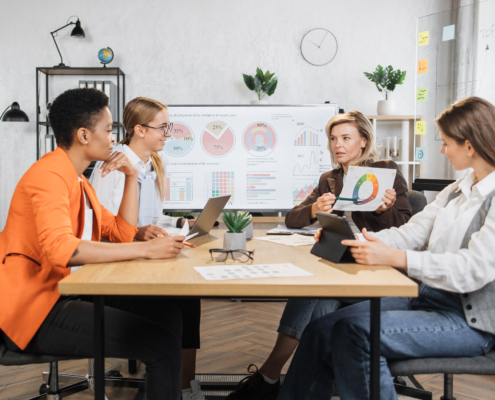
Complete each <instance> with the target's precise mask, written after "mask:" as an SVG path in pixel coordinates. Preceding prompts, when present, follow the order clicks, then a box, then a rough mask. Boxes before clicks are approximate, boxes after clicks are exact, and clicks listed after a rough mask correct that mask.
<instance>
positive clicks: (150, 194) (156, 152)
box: [90, 97, 203, 400]
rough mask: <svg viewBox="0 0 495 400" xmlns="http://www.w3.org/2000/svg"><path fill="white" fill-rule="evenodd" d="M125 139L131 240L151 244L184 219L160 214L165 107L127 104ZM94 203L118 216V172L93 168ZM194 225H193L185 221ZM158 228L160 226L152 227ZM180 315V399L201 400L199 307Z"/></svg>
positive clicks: (184, 303)
mask: <svg viewBox="0 0 495 400" xmlns="http://www.w3.org/2000/svg"><path fill="white" fill-rule="evenodd" d="M123 120H124V121H123V122H124V128H125V130H126V137H125V138H124V139H123V140H122V141H121V142H120V143H119V144H118V145H117V146H115V148H114V152H121V153H123V154H125V155H126V156H127V158H128V159H129V160H130V161H131V162H132V163H133V164H134V165H135V166H136V168H137V170H138V172H139V176H138V199H139V213H138V223H137V229H138V232H137V233H136V236H135V239H137V240H143V241H147V240H152V239H155V238H157V237H160V236H167V235H168V233H167V231H166V230H165V229H163V227H167V226H170V227H181V226H182V225H183V224H184V222H185V220H184V219H182V218H173V217H169V216H165V215H162V211H163V206H162V204H163V199H164V197H165V165H166V164H167V160H166V158H165V155H164V153H163V151H162V150H163V147H164V146H165V141H166V140H167V138H168V137H170V134H171V130H172V127H173V123H171V122H170V116H169V113H168V110H167V106H166V105H165V104H162V103H160V102H159V101H157V100H153V99H149V98H146V97H137V98H135V99H134V100H131V101H130V102H129V103H127V105H126V106H125V108H124V118H123ZM90 182H91V184H92V185H93V187H94V189H95V191H96V195H97V196H98V201H99V202H100V203H101V204H102V205H103V206H104V207H105V208H106V209H107V210H109V211H110V212H112V213H115V214H116V213H117V212H118V210H119V207H120V203H121V202H122V197H123V194H124V183H125V176H124V174H123V173H121V172H119V171H110V172H108V171H103V172H101V171H100V165H99V164H97V165H95V168H94V171H93V174H92V176H91V179H90ZM190 221H191V222H194V220H190ZM157 225H160V226H157ZM174 303H175V304H176V305H177V306H178V307H179V308H180V310H181V312H182V320H183V332H182V349H183V351H182V364H183V365H182V389H183V393H182V399H184V400H185V399H191V400H192V399H194V400H201V399H203V396H202V395H201V390H200V387H199V382H198V381H196V380H195V373H196V352H197V349H199V343H200V321H201V302H200V300H199V299H181V300H177V301H174Z"/></svg>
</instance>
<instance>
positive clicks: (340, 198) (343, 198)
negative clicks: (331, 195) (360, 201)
mask: <svg viewBox="0 0 495 400" xmlns="http://www.w3.org/2000/svg"><path fill="white" fill-rule="evenodd" d="M335 200H344V201H357V199H348V198H347V197H336V198H335Z"/></svg>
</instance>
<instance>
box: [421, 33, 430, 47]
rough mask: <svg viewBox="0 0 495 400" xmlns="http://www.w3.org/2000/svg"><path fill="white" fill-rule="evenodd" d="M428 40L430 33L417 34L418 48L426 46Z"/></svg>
mask: <svg viewBox="0 0 495 400" xmlns="http://www.w3.org/2000/svg"><path fill="white" fill-rule="evenodd" d="M429 39H430V31H424V32H419V43H418V46H426V45H427V44H428V42H429Z"/></svg>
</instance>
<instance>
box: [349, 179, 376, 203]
mask: <svg viewBox="0 0 495 400" xmlns="http://www.w3.org/2000/svg"><path fill="white" fill-rule="evenodd" d="M377 195H378V179H377V177H376V176H375V175H374V174H364V175H363V176H362V177H361V178H359V180H358V181H357V183H356V186H354V191H353V193H352V198H353V199H354V204H358V205H359V204H366V203H369V202H370V201H372V200H374V199H375V198H376V196H377Z"/></svg>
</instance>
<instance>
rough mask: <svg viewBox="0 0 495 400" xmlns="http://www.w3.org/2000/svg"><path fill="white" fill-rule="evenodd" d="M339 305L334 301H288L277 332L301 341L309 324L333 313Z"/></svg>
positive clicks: (338, 302) (337, 301) (339, 303)
mask: <svg viewBox="0 0 495 400" xmlns="http://www.w3.org/2000/svg"><path fill="white" fill-rule="evenodd" d="M341 304H342V303H341V302H340V301H339V300H334V299H328V300H325V299H298V298H294V299H289V301H288V302H287V304H286V306H285V309H284V313H283V314H282V318H280V325H279V327H278V329H277V332H280V333H284V334H286V335H287V336H290V337H292V338H295V339H297V340H301V336H302V333H303V331H304V329H305V328H306V327H307V326H308V324H309V323H310V322H313V321H314V320H315V319H318V318H320V317H323V316H324V315H327V314H330V313H332V312H334V311H335V310H337V309H338V308H339V307H340V306H341Z"/></svg>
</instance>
